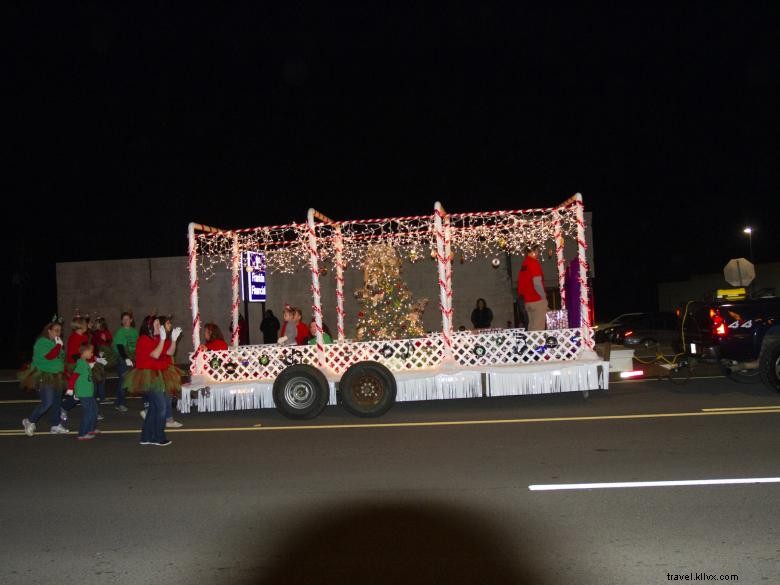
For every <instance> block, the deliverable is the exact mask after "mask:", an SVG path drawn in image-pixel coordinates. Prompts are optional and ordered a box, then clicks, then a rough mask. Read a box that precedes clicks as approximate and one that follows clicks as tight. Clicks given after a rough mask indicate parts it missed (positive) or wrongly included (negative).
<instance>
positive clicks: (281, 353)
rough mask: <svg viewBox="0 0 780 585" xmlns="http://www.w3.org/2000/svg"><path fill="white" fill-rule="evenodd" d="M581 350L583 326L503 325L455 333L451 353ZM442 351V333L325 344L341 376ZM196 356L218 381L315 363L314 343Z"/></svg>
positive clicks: (522, 354)
mask: <svg viewBox="0 0 780 585" xmlns="http://www.w3.org/2000/svg"><path fill="white" fill-rule="evenodd" d="M582 351H583V346H582V340H581V337H580V330H579V329H558V330H554V331H521V330H519V329H501V330H497V331H491V332H483V333H471V332H455V333H454V334H453V353H454V357H455V361H456V362H457V363H458V364H459V365H461V366H469V367H474V366H488V365H522V364H533V363H539V362H541V363H545V362H550V361H570V360H574V359H576V358H577V357H578V356H579V355H580V353H581V352H582ZM443 354H444V340H443V338H442V336H441V334H438V333H436V334H431V335H429V336H427V337H423V338H419V339H395V340H389V341H362V342H356V341H348V342H344V343H334V344H331V345H327V346H326V347H325V360H326V364H327V366H328V367H329V368H330V369H331V370H333V371H334V372H335V373H336V374H343V373H344V372H345V371H346V370H347V368H349V366H351V365H352V364H355V363H357V362H362V361H376V362H379V363H381V364H384V365H385V366H387V367H388V368H389V369H390V370H392V371H394V372H404V371H414V370H422V369H426V368H434V367H436V366H439V365H440V364H441V363H442V356H443ZM195 359H196V360H197V361H198V364H197V367H196V371H199V372H200V373H202V374H205V375H207V376H209V377H210V378H211V379H213V380H214V381H216V382H234V381H240V380H273V379H274V378H276V376H278V375H279V374H280V373H281V372H282V371H283V370H284V369H285V368H287V367H288V366H291V365H293V364H310V365H313V366H317V351H316V348H315V347H314V346H313V345H297V346H278V345H244V346H241V347H239V348H238V349H229V350H226V351H207V352H201V353H199V354H198V355H197V356H196V357H195Z"/></svg>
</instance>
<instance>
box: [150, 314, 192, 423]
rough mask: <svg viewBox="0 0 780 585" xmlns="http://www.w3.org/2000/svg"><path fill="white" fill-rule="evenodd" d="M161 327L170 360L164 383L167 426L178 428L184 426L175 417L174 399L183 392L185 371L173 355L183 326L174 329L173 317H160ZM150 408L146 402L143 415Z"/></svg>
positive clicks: (165, 351)
mask: <svg viewBox="0 0 780 585" xmlns="http://www.w3.org/2000/svg"><path fill="white" fill-rule="evenodd" d="M160 329H161V330H163V329H164V330H165V334H166V338H167V339H166V340H165V343H164V345H163V355H164V356H165V359H166V361H167V362H168V367H167V368H166V369H165V370H163V373H162V375H163V383H164V384H165V395H166V399H165V427H166V428H168V429H178V428H181V427H183V426H184V425H183V424H181V423H180V422H179V421H177V420H175V419H174V418H173V401H174V400H176V399H178V398H179V395H180V394H181V377H182V375H183V374H184V372H183V371H182V370H181V369H179V368H177V367H176V364H175V363H174V362H173V356H174V355H175V354H176V341H177V340H178V339H179V336H180V335H181V327H176V328H175V329H174V327H173V322H172V321H171V317H169V316H164V317H160ZM148 409H149V403H148V402H145V403H144V410H142V411H141V417H142V418H146V414H147V412H148Z"/></svg>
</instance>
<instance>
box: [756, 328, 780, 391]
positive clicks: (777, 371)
mask: <svg viewBox="0 0 780 585" xmlns="http://www.w3.org/2000/svg"><path fill="white" fill-rule="evenodd" d="M758 370H759V372H760V373H761V381H762V382H763V383H764V384H765V385H766V386H768V387H769V388H771V389H772V390H777V391H778V392H780V337H771V338H769V337H767V338H766V339H764V344H763V346H762V347H761V355H760V356H759V357H758Z"/></svg>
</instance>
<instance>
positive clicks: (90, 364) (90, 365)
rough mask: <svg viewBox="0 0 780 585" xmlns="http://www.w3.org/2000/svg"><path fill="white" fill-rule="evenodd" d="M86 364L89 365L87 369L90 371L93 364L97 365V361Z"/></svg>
mask: <svg viewBox="0 0 780 585" xmlns="http://www.w3.org/2000/svg"><path fill="white" fill-rule="evenodd" d="M87 363H88V365H89V369H90V370H91V369H92V368H94V367H95V364H96V363H97V360H95V361H94V362H87Z"/></svg>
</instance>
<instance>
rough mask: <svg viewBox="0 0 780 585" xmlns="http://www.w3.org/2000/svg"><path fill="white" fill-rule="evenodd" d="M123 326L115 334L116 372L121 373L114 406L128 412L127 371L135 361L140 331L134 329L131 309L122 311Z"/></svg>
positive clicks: (120, 410)
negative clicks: (126, 401) (126, 400)
mask: <svg viewBox="0 0 780 585" xmlns="http://www.w3.org/2000/svg"><path fill="white" fill-rule="evenodd" d="M121 322H122V326H121V327H120V328H119V329H117V330H116V333H115V334H114V349H116V353H117V354H118V355H119V359H118V360H117V363H116V372H117V374H118V375H119V386H117V389H116V402H115V403H114V405H115V406H114V408H116V409H117V410H118V411H119V412H127V406H125V386H126V384H125V380H124V378H125V373H126V372H127V371H128V370H129V369H130V368H132V367H133V365H134V363H135V346H136V343H138V331H136V330H135V329H134V327H135V323H134V322H133V314H132V313H131V312H130V311H125V312H124V313H122V317H121Z"/></svg>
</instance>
